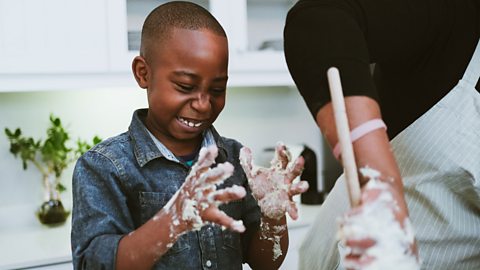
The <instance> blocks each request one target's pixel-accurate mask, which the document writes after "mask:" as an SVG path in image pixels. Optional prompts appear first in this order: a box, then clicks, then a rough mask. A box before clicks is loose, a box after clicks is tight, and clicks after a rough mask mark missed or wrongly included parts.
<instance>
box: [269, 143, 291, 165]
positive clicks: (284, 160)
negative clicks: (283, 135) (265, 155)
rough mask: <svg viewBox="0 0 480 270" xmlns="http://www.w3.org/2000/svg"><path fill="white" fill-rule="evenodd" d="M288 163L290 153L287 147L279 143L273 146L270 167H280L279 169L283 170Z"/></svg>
mask: <svg viewBox="0 0 480 270" xmlns="http://www.w3.org/2000/svg"><path fill="white" fill-rule="evenodd" d="M289 161H290V151H288V149H287V147H286V146H285V145H284V144H283V143H281V142H279V143H277V146H275V157H274V158H273V160H272V165H274V166H277V164H278V165H279V166H280V168H282V169H285V168H287V165H288V162H289Z"/></svg>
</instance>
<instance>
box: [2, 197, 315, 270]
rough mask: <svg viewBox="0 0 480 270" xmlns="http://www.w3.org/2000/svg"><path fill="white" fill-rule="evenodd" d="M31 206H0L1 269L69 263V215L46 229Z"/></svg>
mask: <svg viewBox="0 0 480 270" xmlns="http://www.w3.org/2000/svg"><path fill="white" fill-rule="evenodd" d="M319 208H320V205H313V206H312V205H304V204H299V205H298V210H299V218H298V220H295V221H294V220H292V219H290V217H287V223H288V228H289V230H292V229H296V228H302V227H306V226H308V225H310V224H311V223H312V222H313V220H314V218H315V216H316V213H318V209H319ZM35 211H36V207H35V206H33V205H18V206H17V205H16V206H9V207H0V270H7V269H18V268H26V267H33V266H40V265H48V264H56V263H63V262H69V261H71V249H70V230H71V215H70V217H69V218H68V219H67V221H66V222H65V224H63V225H60V226H58V227H47V226H44V225H42V224H40V222H39V221H38V219H37V217H36V215H35Z"/></svg>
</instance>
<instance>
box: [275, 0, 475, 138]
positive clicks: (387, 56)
mask: <svg viewBox="0 0 480 270" xmlns="http://www.w3.org/2000/svg"><path fill="white" fill-rule="evenodd" d="M284 38H285V40H284V41H285V44H284V45H285V57H286V60H287V65H288V68H289V70H290V73H291V75H292V77H293V79H294V81H295V83H296V85H297V87H298V89H299V91H300V93H301V94H302V96H303V98H304V99H305V101H306V103H307V105H308V107H309V109H310V111H311V113H312V114H313V116H314V117H315V115H316V113H317V112H318V110H319V109H320V108H321V107H322V106H323V105H325V104H326V103H328V102H329V101H330V94H329V91H328V84H327V79H326V70H327V69H328V68H329V67H332V66H335V67H337V68H338V69H339V71H340V76H341V81H342V87H343V91H344V95H346V96H353V95H361V96H369V97H371V98H374V99H375V100H377V102H378V103H379V104H380V108H381V111H382V117H383V119H384V121H385V122H386V124H387V126H388V133H389V136H390V137H391V138H392V137H393V136H395V135H396V134H398V133H399V132H400V131H402V130H403V129H404V128H406V127H407V126H408V125H410V124H411V123H412V122H413V121H415V119H417V118H418V117H419V116H421V115H422V114H423V113H425V112H426V111H427V110H428V109H429V108H430V107H432V106H433V105H434V104H435V103H436V102H438V101H439V100H440V99H441V98H442V97H443V96H445V95H446V94H447V93H448V91H450V90H451V89H452V88H453V87H454V86H455V85H456V83H457V82H458V80H460V79H461V77H462V75H463V73H464V71H465V69H466V66H467V64H468V62H469V60H470V58H471V56H472V54H473V51H474V49H475V46H476V44H477V42H478V40H479V38H480V0H300V1H299V2H297V3H296V5H295V6H294V7H293V8H292V9H291V10H290V11H289V13H288V16H287V20H286V25H285V30H284ZM371 63H375V71H374V74H373V76H372V75H371V72H370V66H371V65H370V64H371ZM477 89H480V88H479V84H477Z"/></svg>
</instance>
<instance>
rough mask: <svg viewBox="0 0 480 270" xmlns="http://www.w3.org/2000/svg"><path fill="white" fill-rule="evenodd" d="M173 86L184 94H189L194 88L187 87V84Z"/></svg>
mask: <svg viewBox="0 0 480 270" xmlns="http://www.w3.org/2000/svg"><path fill="white" fill-rule="evenodd" d="M175 85H176V87H177V88H178V89H179V90H181V91H185V92H191V91H193V89H194V88H195V87H194V86H192V85H188V84H181V83H176V84H175Z"/></svg>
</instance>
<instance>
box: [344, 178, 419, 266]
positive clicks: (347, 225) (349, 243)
mask: <svg viewBox="0 0 480 270" xmlns="http://www.w3.org/2000/svg"><path fill="white" fill-rule="evenodd" d="M360 170H361V171H362V172H363V175H364V177H366V178H368V179H369V180H368V183H367V184H366V185H365V186H364V188H363V189H362V196H361V202H360V205H359V206H358V207H355V208H352V209H351V210H350V211H348V212H347V213H346V215H345V216H344V217H343V219H342V220H341V221H340V228H339V234H338V236H339V238H340V241H341V244H342V245H343V246H344V247H346V252H345V254H342V255H343V256H344V257H343V258H342V260H343V264H344V267H346V268H347V269H389V268H391V267H392V266H395V267H396V268H395V269H419V268H420V266H419V263H418V254H417V251H416V246H415V240H414V233H413V229H412V227H411V225H410V221H409V219H408V213H407V210H406V209H405V208H404V207H402V205H401V204H399V203H398V202H399V200H401V199H402V197H401V195H400V194H399V193H398V192H397V191H396V190H395V189H394V188H393V186H392V184H391V183H390V182H389V181H384V180H380V179H378V177H379V176H380V173H378V172H377V171H375V170H372V169H369V168H363V169H360Z"/></svg>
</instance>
